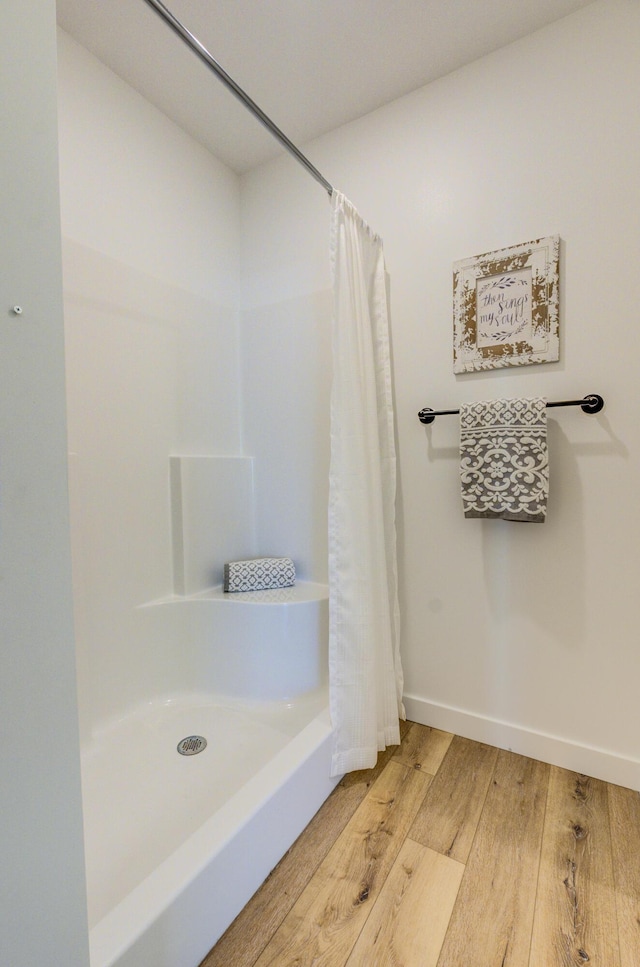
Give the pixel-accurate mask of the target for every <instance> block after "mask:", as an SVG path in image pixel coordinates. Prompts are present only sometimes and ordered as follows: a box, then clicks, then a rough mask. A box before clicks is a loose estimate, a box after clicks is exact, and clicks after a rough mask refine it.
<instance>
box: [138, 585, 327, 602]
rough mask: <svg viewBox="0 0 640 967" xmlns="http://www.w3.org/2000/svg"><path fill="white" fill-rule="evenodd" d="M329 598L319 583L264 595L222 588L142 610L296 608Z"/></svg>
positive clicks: (168, 598)
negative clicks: (199, 605)
mask: <svg viewBox="0 0 640 967" xmlns="http://www.w3.org/2000/svg"><path fill="white" fill-rule="evenodd" d="M328 598H329V587H328V585H327V584H319V583H318V582H316V581H297V582H296V583H295V584H294V585H292V586H291V587H289V588H269V589H267V590H264V591H234V592H227V591H223V590H222V585H221V584H218V585H216V586H215V587H212V588H207V589H206V590H204V591H198V592H197V593H195V594H168V595H166V597H164V598H156V599H155V600H154V601H147V602H145V604H142V605H140V607H141V608H152V607H156V606H159V605H167V604H184V603H186V602H189V601H200V602H202V601H211V602H213V601H217V602H224V603H225V604H230V605H239V604H240V605H256V604H266V605H274V604H276V605H277V604H281V605H291V604H292V605H296V604H304V603H305V602H312V601H325V600H328Z"/></svg>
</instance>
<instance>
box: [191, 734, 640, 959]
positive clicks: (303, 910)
mask: <svg viewBox="0 0 640 967" xmlns="http://www.w3.org/2000/svg"><path fill="white" fill-rule="evenodd" d="M585 964H586V965H589V967H640V794H639V793H637V792H633V791H631V790H629V789H623V788H621V787H619V786H612V785H608V784H607V783H605V782H601V781H599V780H597V779H590V778H588V777H586V776H580V775H577V774H575V773H571V772H567V771H566V770H564V769H559V768H556V767H555V766H549V765H545V764H544V763H541V762H537V761H536V760H534V759H527V758H525V757H523V756H519V755H515V754H514V753H512V752H503V751H500V750H498V749H494V748H491V747H489V746H486V745H481V744H480V743H478V742H472V741H470V740H468V739H463V738H460V737H458V736H453V735H450V734H449V733H446V732H440V731H438V730H437V729H430V728H427V727H426V726H423V725H417V724H412V723H403V738H402V744H401V745H400V746H397V747H395V748H393V749H387V751H386V752H385V753H383V754H381V755H380V757H379V761H378V764H377V766H376V768H375V769H372V770H368V771H366V772H358V773H351V774H349V775H347V776H345V777H344V779H343V780H342V781H341V782H340V784H339V785H338V786H337V787H336V789H335V790H334V792H333V793H332V795H331V796H330V797H329V799H328V800H327V801H326V802H325V804H324V805H323V806H322V808H321V809H320V810H319V812H318V813H317V814H316V816H315V817H314V819H313V820H312V821H311V823H310V824H309V826H308V827H307V828H306V829H305V830H304V832H303V833H302V835H301V836H300V837H299V839H298V840H297V841H296V842H295V843H294V845H293V846H292V847H291V849H290V850H289V852H288V853H287V854H286V856H284V857H283V859H282V860H281V862H280V863H279V864H278V866H277V867H276V868H275V870H274V871H273V872H272V873H271V875H270V876H269V877H268V878H267V880H266V881H265V882H264V884H263V885H262V887H261V888H260V890H259V891H258V892H257V893H256V895H255V896H254V897H253V899H252V900H251V901H250V902H249V903H248V905H247V906H246V907H245V909H244V910H243V911H242V912H241V913H240V915H239V916H238V917H237V918H236V920H235V921H234V922H233V923H232V924H231V926H230V927H229V929H228V930H227V932H226V933H225V934H224V936H223V937H221V939H220V940H219V942H218V943H217V944H216V946H215V947H214V948H213V950H212V951H211V952H210V953H209V954H208V956H207V957H206V958H205V959H204V961H203V962H202V965H201V967H316V965H317V967H321V965H322V967H584V965H585Z"/></svg>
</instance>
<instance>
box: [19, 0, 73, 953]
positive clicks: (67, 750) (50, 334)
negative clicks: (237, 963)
mask: <svg viewBox="0 0 640 967" xmlns="http://www.w3.org/2000/svg"><path fill="white" fill-rule="evenodd" d="M2 29H3V36H4V44H3V51H2V58H1V60H0V89H1V90H2V98H1V99H0V129H1V130H2V139H1V150H0V183H1V184H2V191H1V192H0V224H1V225H2V237H1V240H0V246H1V253H2V257H1V259H0V261H1V264H2V271H1V272H0V292H1V299H0V302H1V305H2V309H1V310H0V650H1V652H2V672H1V674H0V735H1V737H2V740H1V742H0V775H1V776H2V778H1V780H0V815H1V816H2V823H1V824H0V856H1V857H2V860H1V863H2V873H1V875H0V963H2V964H6V965H11V967H33V965H34V964H64V965H65V967H88V963H89V949H88V937H87V923H86V901H85V891H84V864H83V845H82V813H81V799H80V759H79V743H78V722H77V705H76V685H75V663H74V642H73V621H72V600H71V562H70V549H69V532H68V500H67V479H66V458H65V455H66V439H65V396H64V359H63V324H62V292H61V268H60V223H59V212H58V186H57V153H56V141H57V130H56V103H55V56H56V52H55V3H53V2H52V0H8V2H5V3H3V7H2ZM16 304H17V305H20V306H22V308H23V313H22V315H14V314H13V313H12V312H11V307H12V306H14V305H16Z"/></svg>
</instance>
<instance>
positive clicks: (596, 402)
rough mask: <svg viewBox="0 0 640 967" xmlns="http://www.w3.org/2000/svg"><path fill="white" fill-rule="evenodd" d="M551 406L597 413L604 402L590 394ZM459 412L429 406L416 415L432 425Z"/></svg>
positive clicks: (422, 421)
mask: <svg viewBox="0 0 640 967" xmlns="http://www.w3.org/2000/svg"><path fill="white" fill-rule="evenodd" d="M552 406H581V407H582V412H583V413H599V412H600V410H601V409H602V407H603V406H604V400H603V399H602V397H601V396H598V394H597V393H590V394H589V396H585V398H584V399H583V400H557V401H556V402H555V403H547V409H549V408H550V407H552ZM459 412H460V410H432V409H431V407H430V406H425V407H424V409H422V410H420V412H419V413H418V419H419V420H420V422H421V423H425V424H427V425H428V424H429V423H433V421H434V420H435V418H436V416H451V415H453V414H454V413H459Z"/></svg>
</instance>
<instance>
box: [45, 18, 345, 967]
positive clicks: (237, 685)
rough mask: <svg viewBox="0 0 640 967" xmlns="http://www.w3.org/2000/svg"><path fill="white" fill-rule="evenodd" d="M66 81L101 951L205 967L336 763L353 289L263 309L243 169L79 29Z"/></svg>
mask: <svg viewBox="0 0 640 967" xmlns="http://www.w3.org/2000/svg"><path fill="white" fill-rule="evenodd" d="M59 80H60V103H59V125H60V166H61V203H62V231H63V269H64V303H65V342H66V368H67V406H68V438H69V481H70V495H71V538H72V557H73V574H74V599H75V623H76V640H77V666H78V695H79V711H80V731H81V747H82V784H83V808H84V817H85V852H86V869H87V882H88V905H89V917H90V942H91V963H92V967H116V965H117V967H196V965H197V964H198V963H199V962H200V960H201V959H202V958H203V957H204V955H205V954H206V953H207V951H208V950H209V949H210V948H211V947H212V946H213V944H214V943H215V941H216V940H217V939H218V937H219V936H220V935H221V933H222V932H223V931H224V930H225V929H226V927H227V926H228V924H229V923H230V922H231V921H232V920H233V918H234V917H235V916H236V915H237V913H238V912H239V911H240V909H241V908H242V906H243V905H244V904H245V903H246V901H247V900H248V899H249V897H250V896H251V895H252V893H253V892H254V891H255V890H256V889H257V888H258V886H259V885H260V883H261V882H262V880H263V879H264V878H265V877H266V876H267V875H268V873H269V872H270V870H271V869H272V868H273V866H274V865H275V864H276V863H277V862H278V860H279V858H280V857H281V856H282V855H283V853H284V852H285V851H286V850H287V849H288V847H289V846H290V845H291V844H292V842H293V841H294V840H295V838H296V837H297V836H298V834H299V833H300V832H301V831H302V829H303V828H304V826H305V825H306V824H307V823H308V822H309V820H310V819H311V817H312V816H313V814H314V813H315V811H316V810H317V809H318V807H319V806H320V804H321V803H322V802H323V801H324V799H325V798H326V796H327V795H328V794H329V793H330V791H331V789H332V788H333V787H334V785H335V782H336V781H337V780H335V779H330V778H329V774H330V758H331V755H330V739H331V726H330V721H329V715H328V698H327V640H328V587H327V572H326V557H327V551H326V502H327V483H326V481H327V480H328V459H329V453H328V450H329V439H328V438H329V425H328V420H329V412H328V411H329V384H330V371H331V363H330V325H329V323H330V311H331V302H330V294H329V293H328V292H322V293H314V294H312V295H310V296H309V297H308V298H304V299H299V300H297V301H295V302H294V303H292V302H291V301H290V300H284V301H283V302H281V303H273V302H271V303H270V304H267V305H263V304H262V303H261V302H260V300H259V299H256V298H255V296H254V298H253V299H252V300H249V304H246V301H247V300H245V299H244V297H243V293H242V286H241V283H240V270H239V253H240V183H239V178H238V177H237V176H236V175H235V174H234V173H233V172H231V171H230V170H229V169H227V168H226V167H225V166H224V165H223V164H221V163H219V162H218V161H217V160H216V159H215V158H212V157H211V155H209V154H208V153H207V152H205V151H204V149H202V148H201V147H200V146H199V145H197V144H196V143H195V142H193V141H192V140H191V139H189V138H188V137H187V136H186V135H185V134H184V132H182V131H181V130H180V129H178V128H177V127H175V125H173V124H172V123H171V122H170V121H169V120H168V119H167V118H165V117H164V116H162V115H160V114H159V112H157V111H155V109H153V108H152V107H151V105H149V104H148V103H147V102H145V101H143V100H142V99H141V98H140V97H139V96H138V95H137V94H136V93H135V92H134V91H133V90H132V89H131V88H128V87H127V86H126V85H124V84H123V83H122V82H120V81H119V79H118V78H117V77H115V76H114V75H112V74H111V73H110V72H109V71H108V70H107V69H106V68H104V67H103V65H102V64H100V63H99V62H98V61H97V60H95V59H94V58H93V57H92V56H91V55H90V54H89V53H88V52H87V51H86V50H85V49H84V48H82V47H80V46H79V45H77V44H76V43H75V42H74V41H73V40H72V39H71V38H70V37H69V36H68V35H66V34H65V33H64V32H63V31H60V34H59ZM177 171H179V172H180V179H179V181H177V180H176V178H175V174H176V172H177ZM308 190H309V191H310V192H314V191H317V190H318V189H317V188H314V186H313V184H312V183H311V182H310V183H309V189H308ZM319 194H320V195H322V193H321V192H320V193H319ZM320 201H321V203H323V202H324V200H323V199H322V198H321V199H320ZM325 204H326V202H325ZM323 211H325V209H323ZM327 220H328V219H327ZM292 398H293V399H295V405H294V406H292V405H291V400H292ZM309 467H312V468H313V479H314V481H315V483H313V485H312V486H309V479H308V470H309ZM317 481H322V483H321V484H320V485H318V483H317ZM260 555H274V556H290V557H292V558H293V559H294V561H295V562H296V566H297V573H298V580H297V581H296V584H295V586H294V587H292V588H284V589H277V590H270V591H264V592H260V591H257V592H250V593H241V594H224V593H223V592H222V591H221V588H220V583H221V579H222V569H223V564H224V562H225V561H227V560H233V559H240V558H246V557H253V556H260ZM185 751H186V752H189V753H192V754H189V755H185V754H180V753H181V752H183V753H184V752H185Z"/></svg>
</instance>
